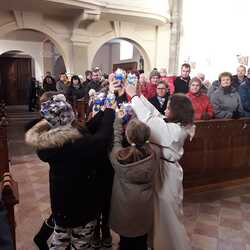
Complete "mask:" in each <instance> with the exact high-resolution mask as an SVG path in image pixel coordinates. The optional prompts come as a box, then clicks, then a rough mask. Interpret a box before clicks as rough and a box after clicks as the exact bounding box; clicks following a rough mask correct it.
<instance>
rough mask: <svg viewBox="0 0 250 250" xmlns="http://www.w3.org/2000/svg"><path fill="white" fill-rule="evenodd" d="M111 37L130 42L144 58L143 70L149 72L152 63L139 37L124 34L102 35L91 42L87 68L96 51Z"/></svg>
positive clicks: (111, 38)
mask: <svg viewBox="0 0 250 250" xmlns="http://www.w3.org/2000/svg"><path fill="white" fill-rule="evenodd" d="M113 39H122V40H126V41H128V42H130V43H132V44H133V45H134V46H135V47H136V49H137V50H138V51H139V52H140V54H141V55H142V56H143V58H144V64H145V72H150V70H151V69H152V65H151V62H150V57H149V55H148V53H147V52H146V49H145V48H144V47H143V45H142V44H143V42H141V41H139V39H136V38H131V37H126V36H108V37H104V38H103V39H100V40H99V41H97V42H95V43H93V44H91V45H90V47H91V49H90V50H89V60H88V65H89V68H91V65H92V63H93V61H94V58H95V55H96V53H97V52H98V50H99V49H100V48H101V47H102V46H103V45H104V44H105V43H107V42H109V41H111V40H113Z"/></svg>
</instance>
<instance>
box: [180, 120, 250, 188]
mask: <svg viewBox="0 0 250 250" xmlns="http://www.w3.org/2000/svg"><path fill="white" fill-rule="evenodd" d="M196 126H197V127H196V135H195V137H194V138H193V140H192V142H189V141H188V140H187V141H186V143H185V146H184V151H185V153H184V156H183V158H182V160H181V164H182V166H183V170H184V187H186V188H191V187H199V186H204V185H213V184H218V183H223V182H227V181H232V180H237V179H242V178H246V177H250V118H244V119H239V120H211V121H201V122H197V123H196Z"/></svg>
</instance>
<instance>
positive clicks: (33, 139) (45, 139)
mask: <svg viewBox="0 0 250 250" xmlns="http://www.w3.org/2000/svg"><path fill="white" fill-rule="evenodd" d="M81 137H82V135H81V133H80V132H79V131H78V130H77V129H76V128H73V127H71V126H60V127H57V128H51V129H49V127H48V125H47V124H46V123H44V121H41V122H39V123H37V124H36V125H35V126H34V127H32V128H31V129H30V130H28V132H27V133H26V134H25V141H26V143H27V144H28V145H30V146H32V147H35V148H36V149H46V148H55V147H62V146H63V144H64V143H66V142H73V141H75V140H77V139H79V138H81Z"/></svg>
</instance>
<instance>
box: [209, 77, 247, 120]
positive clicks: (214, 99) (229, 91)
mask: <svg viewBox="0 0 250 250" xmlns="http://www.w3.org/2000/svg"><path fill="white" fill-rule="evenodd" d="M232 80H233V77H232V74H231V73H229V72H223V73H221V74H220V76H219V82H220V86H219V88H218V89H217V90H216V91H215V92H213V93H212V94H211V96H210V100H211V103H212V105H213V110H214V115H215V118H219V119H223V118H229V119H230V118H233V119H237V118H240V117H241V116H244V112H243V108H242V104H241V99H240V96H239V94H238V92H237V91H236V89H235V88H234V87H233V86H232Z"/></svg>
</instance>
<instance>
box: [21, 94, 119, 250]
mask: <svg viewBox="0 0 250 250" xmlns="http://www.w3.org/2000/svg"><path fill="white" fill-rule="evenodd" d="M41 112H42V114H43V116H44V118H45V119H44V120H42V121H41V122H39V123H37V124H36V125H35V126H34V127H32V128H31V129H30V130H29V131H28V132H27V133H26V142H27V143H28V144H30V145H32V146H34V147H35V148H36V149H37V153H38V156H39V157H40V159H41V160H43V161H45V162H48V163H49V165H50V172H49V180H50V199H51V209H52V214H53V217H54V220H55V229H54V235H53V238H52V245H51V248H50V249H52V250H55V249H56V250H61V249H66V248H67V247H68V246H69V245H70V247H71V248H72V249H87V248H88V247H89V241H90V238H91V236H92V233H93V229H94V225H95V219H96V218H97V216H98V214H99V207H100V206H101V205H100V201H101V199H100V197H101V196H102V188H101V187H100V185H99V183H100V182H101V179H102V176H101V175H100V169H101V168H102V167H103V166H102V159H103V157H102V156H103V155H106V154H107V147H108V144H109V142H110V138H111V137H112V133H113V121H114V117H115V114H114V111H113V110H112V109H106V110H105V111H104V115H103V120H102V125H101V126H100V128H99V129H98V131H97V132H96V133H95V134H93V135H92V134H90V133H88V131H87V130H86V132H85V133H84V131H81V132H80V131H79V130H78V129H77V128H75V127H74V126H72V124H73V121H74V120H75V116H74V112H73V110H72V107H71V106H70V104H68V103H67V102H66V100H65V97H64V96H63V97H62V95H57V96H54V97H53V99H52V100H49V101H47V102H45V103H43V104H42V109H41ZM97 155H98V157H96V156H97Z"/></svg>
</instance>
